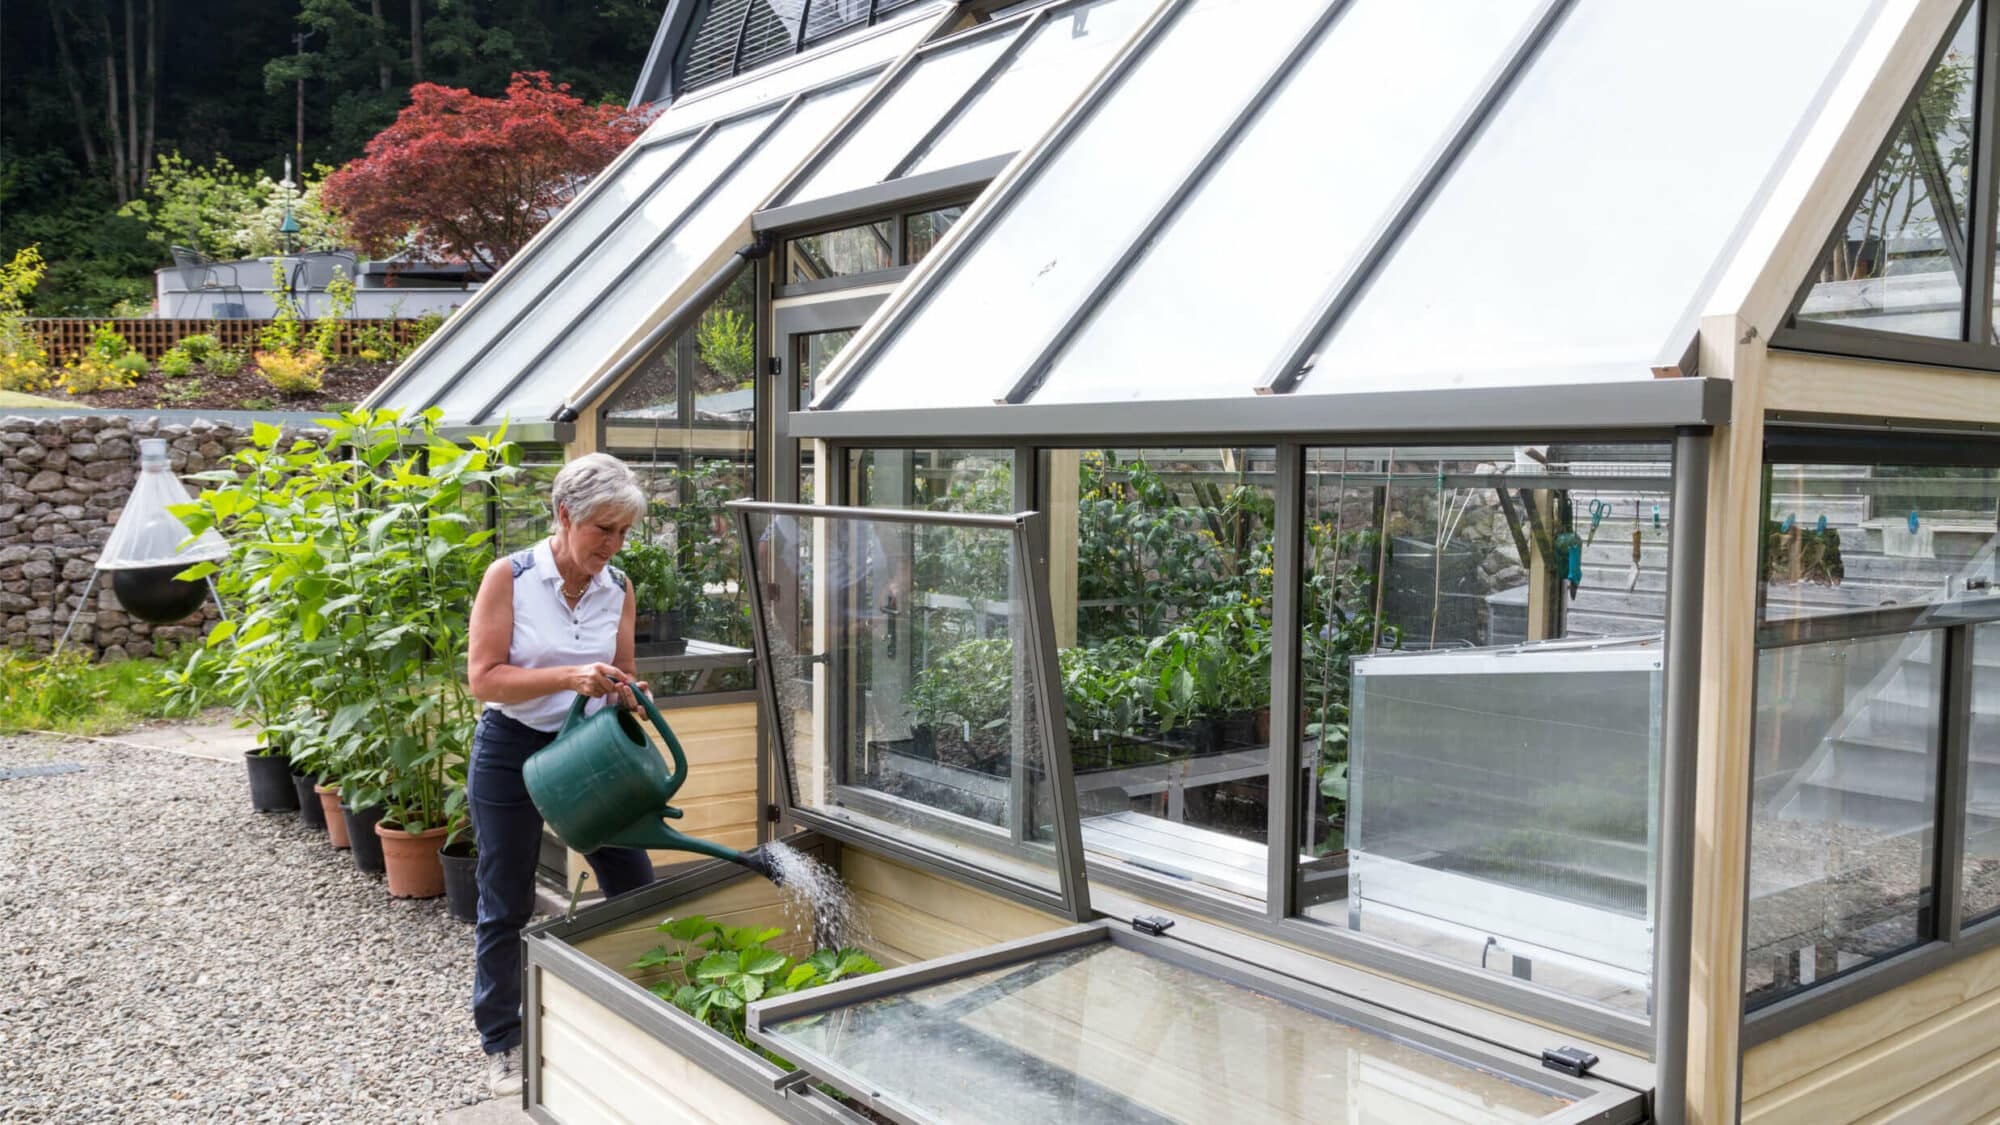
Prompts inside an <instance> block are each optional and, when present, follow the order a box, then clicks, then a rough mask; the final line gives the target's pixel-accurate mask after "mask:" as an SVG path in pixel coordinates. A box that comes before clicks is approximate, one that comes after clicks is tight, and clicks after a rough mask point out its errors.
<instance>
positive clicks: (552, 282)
mask: <svg viewBox="0 0 2000 1125" xmlns="http://www.w3.org/2000/svg"><path fill="white" fill-rule="evenodd" d="M717 125H718V122H714V121H711V122H708V123H707V124H705V125H703V126H702V127H701V129H700V131H699V132H697V133H696V134H695V138H694V140H692V141H690V142H689V143H688V146H687V149H686V150H685V151H683V152H682V153H681V154H680V155H679V156H677V157H675V158H674V159H673V160H672V161H670V162H669V163H668V164H667V166H666V167H665V168H663V169H661V170H660V174H659V175H657V176H655V177H653V182H652V184H651V185H649V186H648V187H647V188H646V190H645V191H643V192H640V193H638V194H637V195H635V196H634V197H633V199H632V201H631V202H630V203H627V204H626V205H625V206H624V207H622V208H620V209H619V211H618V214H617V216H616V217H615V218H613V219H612V220H611V221H610V222H609V223H606V224H605V225H604V229H603V230H601V231H598V232H597V236H596V237H595V238H592V239H591V240H590V241H589V242H588V243H587V244H585V246H584V247H583V249H582V250H579V251H578V252H576V253H575V254H572V255H570V259H569V261H568V262H567V263H566V264H565V265H564V266H563V267H562V269H561V270H559V271H557V273H556V275H555V276H554V277H552V278H550V279H549V280H548V281H547V282H545V283H544V284H543V285H542V287H541V289H540V290H539V291H537V292H536V293H535V295H534V296H533V297H531V298H529V301H528V304H527V305H525V306H523V307H522V309H521V310H520V311H518V312H516V313H515V314H514V315H513V316H512V317H511V318H509V319H508V321H507V323H506V324H505V325H503V326H502V327H501V328H500V330H499V331H498V332H495V333H494V334H493V335H491V336H489V337H487V339H486V342H485V343H484V344H481V345H480V346H479V350H478V351H476V352H473V353H472V358H471V359H468V360H466V361H465V362H464V363H461V364H459V365H458V370H457V371H454V372H452V373H451V374H450V375H449V376H447V377H446V379H445V381H444V382H443V383H441V384H439V385H438V388H437V390H435V391H432V392H431V393H430V394H429V395H428V396H426V397H425V399H424V404H423V405H422V406H421V407H418V410H420V411H422V410H428V409H430V408H431V407H433V406H435V405H437V403H438V401H439V400H440V399H442V398H444V396H445V395H447V394H450V393H451V390H452V388H453V387H456V386H458V384H459V382H460V381H461V380H463V379H464V378H465V376H466V374H467V373H468V372H470V371H471V370H472V369H473V368H474V367H477V366H478V365H479V361H480V360H482V359H485V358H486V356H487V353H489V352H491V351H492V350H493V349H494V348H496V347H498V346H499V344H500V341H501V340H503V339H506V338H507V336H508V335H509V334H510V333H512V332H513V331H514V329H515V328H517V327H519V326H520V323H521V320H522V318H523V317H525V316H527V315H528V313H529V312H531V311H532V310H533V309H534V308H535V306H536V305H539V304H541V303H542V301H544V300H546V299H547V298H548V295H549V294H550V293H553V292H555V290H556V287H557V286H559V285H561V284H562V283H563V282H565V281H567V280H569V278H570V275H572V274H574V273H576V271H577V270H579V269H581V268H582V267H583V262H584V259H586V258H588V257H589V256H590V255H591V254H593V253H595V252H596V251H597V248H598V247H600V246H602V245H604V243H605V242H606V241H607V240H608V239H610V237H611V232H613V231H615V230H617V229H618V228H619V227H620V226H622V225H623V224H624V222H625V220H627V219H629V218H631V217H632V213H633V212H635V211H637V210H638V209H639V208H641V207H643V206H645V205H646V200H648V199H650V198H652V195H653V193H654V192H656V191H658V190H660V186H661V185H662V184H665V183H666V182H667V181H668V180H669V179H671V178H672V177H673V175H674V173H675V172H678V171H680V169H681V166H682V165H683V164H686V163H687V162H688V161H689V160H690V159H692V158H693V156H694V154H695V153H696V152H698V151H700V149H701V147H702V145H704V144H706V143H707V142H708V137H709V134H710V133H712V132H714V131H715V129H716V127H717ZM672 143H673V142H672V141H661V142H660V144H662V145H665V144H672ZM648 147H655V146H648ZM551 225H553V224H551Z"/></svg>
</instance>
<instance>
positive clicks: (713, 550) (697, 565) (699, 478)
mask: <svg viewBox="0 0 2000 1125" xmlns="http://www.w3.org/2000/svg"><path fill="white" fill-rule="evenodd" d="M671 440H673V439H672V437H671V436H669V437H666V438H664V439H663V443H664V442H665V441H671ZM616 452H617V454H618V456H620V457H622V458H624V460H625V461H626V463H627V464H629V465H630V466H631V467H632V471H633V473H634V474H635V475H637V476H638V478H639V485H640V488H641V489H643V490H644V491H645V493H646V499H647V506H646V513H645V515H644V516H643V517H641V518H640V520H639V521H638V522H637V523H635V524H634V525H633V526H632V530H631V533H630V534H629V535H628V536H627V537H626V539H625V546H624V549H623V550H621V551H620V552H619V554H618V556H617V558H616V559H615V560H613V561H614V562H616V563H617V565H618V566H619V567H620V568H621V569H623V570H624V571H625V574H626V577H628V578H630V579H631V580H632V586H633V592H634V593H635V594H636V596H637V603H636V607H637V623H636V628H635V640H636V642H637V650H636V653H635V655H637V656H638V657H640V658H641V659H646V658H649V657H664V656H676V657H679V656H692V657H695V658H707V659H708V660H709V661H710V663H708V664H707V665H706V666H703V667H698V668H692V669H689V670H686V671H680V672H654V673H650V674H649V675H648V676H647V678H648V680H649V682H651V683H652V684H653V693H654V694H655V695H663V696H664V695H686V694H692V693H695V692H706V691H742V690H749V689H750V688H752V687H754V686H755V685H754V684H753V682H752V681H751V680H750V677H749V673H748V663H749V651H750V647H751V633H750V603H749V590H748V589H747V588H746V586H745V585H744V583H743V582H742V569H743V553H742V551H741V550H740V549H738V547H737V546H736V542H735V536H734V535H733V534H732V533H731V517H730V515H729V511H728V509H727V508H726V507H725V506H724V505H726V504H727V503H728V502H729V501H731V500H737V499H745V498H748V497H749V496H750V493H751V488H750V477H751V465H750V461H749V459H748V457H747V456H746V457H743V458H741V459H738V458H731V457H685V456H684V455H682V454H681V453H679V452H678V451H675V452H671V453H670V452H667V451H666V450H665V449H663V448H661V447H655V448H653V449H650V450H648V449H640V448H621V449H619V450H617V451H616Z"/></svg>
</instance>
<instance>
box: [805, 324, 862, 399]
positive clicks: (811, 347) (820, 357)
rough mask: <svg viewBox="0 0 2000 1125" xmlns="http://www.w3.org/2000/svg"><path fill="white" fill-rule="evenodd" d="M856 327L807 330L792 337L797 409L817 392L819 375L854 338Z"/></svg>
mask: <svg viewBox="0 0 2000 1125" xmlns="http://www.w3.org/2000/svg"><path fill="white" fill-rule="evenodd" d="M856 331H857V329H853V328H836V329H834V330H832V331H830V332H807V333H803V334H801V335H798V336H794V337H792V338H793V339H794V340H796V341H798V344H797V347H798V349H799V352H798V372H799V409H801V410H803V409H805V407H806V404H807V403H810V402H811V401H812V400H813V396H814V395H815V394H818V393H819V380H820V376H821V375H824V374H825V373H826V369H827V367H828V366H829V365H831V364H832V363H833V357H834V356H837V355H839V354H840V350H841V349H842V348H845V347H846V346H847V342H848V341H849V340H852V339H854V333H855V332H856Z"/></svg>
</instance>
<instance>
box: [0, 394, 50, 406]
mask: <svg viewBox="0 0 2000 1125" xmlns="http://www.w3.org/2000/svg"><path fill="white" fill-rule="evenodd" d="M63 405H66V404H65V403H63V402H62V401H61V400H60V399H53V398H43V397H41V396H40V395H24V394H22V393H21V392H20V391H0V406H63Z"/></svg>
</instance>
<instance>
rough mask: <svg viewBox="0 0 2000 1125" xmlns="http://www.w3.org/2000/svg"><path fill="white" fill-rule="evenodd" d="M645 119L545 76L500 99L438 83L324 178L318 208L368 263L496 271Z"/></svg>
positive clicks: (524, 77) (519, 79) (525, 78)
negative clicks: (327, 210)
mask: <svg viewBox="0 0 2000 1125" xmlns="http://www.w3.org/2000/svg"><path fill="white" fill-rule="evenodd" d="M646 117H647V107H645V106H638V107H635V108H633V109H629V110H628V109H626V108H625V107H623V106H616V105H595V106H594V105H588V104H586V103H585V102H583V101H582V100H581V99H579V98H576V97H573V96H572V95H571V94H570V92H569V85H568V84H567V83H551V82H550V81H549V76H548V75H547V74H546V73H544V72H541V71H535V72H532V73H526V74H516V75H514V78H513V81H512V82H510V83H508V86H507V93H506V95H505V96H503V97H498V98H486V97H481V96H479V95H477V94H474V93H472V92H471V91H469V90H458V89H453V88H452V87H449V86H440V85H437V84H436V83H432V82H424V83H419V84H418V85H416V86H413V87H411V88H410V104H409V105H408V106H406V107H404V109H403V111H402V112H401V113H400V114H398V115H397V116H396V123H395V124H393V125H391V126H389V127H388V128H387V129H384V130H382V132H381V133H379V134H377V135H376V137H375V139H374V140H371V141H369V142H368V147H367V149H366V150H365V152H366V155H364V156H363V157H362V158H361V159H359V160H354V161H350V162H349V163H347V164H346V165H344V166H342V167H341V168H340V169H339V170H338V171H336V172H334V173H333V174H332V175H330V176H328V177H327V179H326V185H325V187H324V188H323V189H322V191H321V198H322V199H324V200H325V201H326V202H327V203H329V204H331V205H332V206H333V207H334V208H335V209H336V210H337V211H339V212H340V214H341V217H342V218H343V219H344V220H345V221H346V223H347V229H348V233H349V234H350V235H351V236H353V238H354V239H355V241H357V242H359V243H360V244H361V246H362V247H363V248H364V249H366V250H367V251H368V252H369V253H371V254H377V255H382V254H388V253H391V252H393V251H395V250H398V249H405V248H407V249H409V250H410V251H412V252H413V254H414V255H415V256H417V257H420V258H422V259H424V260H427V261H448V260H452V259H459V260H463V261H466V262H470V263H474V264H478V265H482V266H484V267H486V268H487V269H489V270H494V269H498V268H500V266H501V265H503V264H505V263H506V261H507V259H509V258H511V257H513V256H514V254H515V252H516V251H518V250H520V248H521V247H522V246H525V245H526V244H527V242H528V240H529V239H530V238H533V237H534V235H535V232H536V231H538V230H540V229H542V227H543V225H544V224H546V223H547V222H548V221H549V220H550V219H551V218H553V217H554V216H555V214H556V212H557V211H559V210H561V209H562V208H563V207H564V206H566V205H567V204H568V203H569V202H570V201H571V200H573V199H574V198H576V196H577V194H578V193H579V192H581V191H582V190H583V187H584V185H585V184H587V183H588V182H589V180H590V177H591V176H593V175H595V174H596V173H598V172H599V171H602V170H603V168H604V166H605V165H606V164H609V163H610V162H611V159H612V158H613V157H615V156H617V155H618V153H619V152H621V151H622V150H623V149H624V148H625V146H626V145H628V144H630V143H631V142H632V140H633V138H635V137H637V136H638V135H639V134H640V132H642V131H643V130H644V129H645V127H646Z"/></svg>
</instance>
